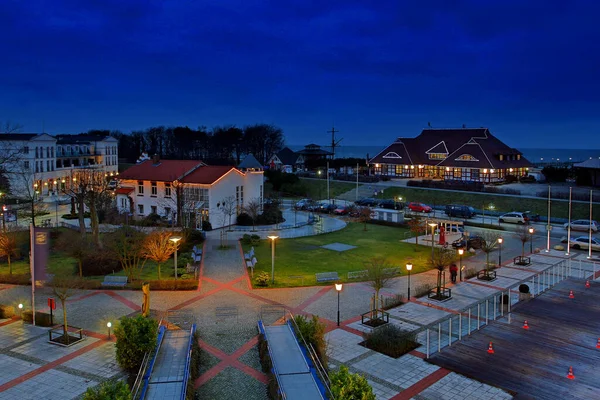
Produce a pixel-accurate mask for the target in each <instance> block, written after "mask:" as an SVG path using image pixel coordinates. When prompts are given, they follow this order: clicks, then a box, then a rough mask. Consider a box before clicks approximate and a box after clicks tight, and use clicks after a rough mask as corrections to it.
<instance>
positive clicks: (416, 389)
mask: <svg viewBox="0 0 600 400" xmlns="http://www.w3.org/2000/svg"><path fill="white" fill-rule="evenodd" d="M450 372H451V371H449V370H447V369H445V368H440V369H438V370H436V371H435V372H432V373H431V374H429V375H427V376H426V377H425V378H423V379H421V380H420V381H418V382H417V383H415V384H413V385H411V386H409V387H408V388H406V389H404V390H403V391H401V392H400V393H398V394H397V395H395V396H394V397H392V398H391V400H409V399H411V398H413V397H414V396H416V395H418V394H419V393H421V392H422V391H423V390H425V389H427V388H428V387H429V386H431V385H433V384H434V383H436V382H437V381H439V380H440V379H442V378H443V377H445V376H446V375H448V374H449V373H450Z"/></svg>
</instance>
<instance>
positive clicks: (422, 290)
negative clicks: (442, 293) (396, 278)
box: [412, 282, 435, 298]
mask: <svg viewBox="0 0 600 400" xmlns="http://www.w3.org/2000/svg"><path fill="white" fill-rule="evenodd" d="M434 287H435V284H433V283H431V282H429V283H422V284H420V285H417V287H415V288H414V289H413V291H412V292H413V296H414V297H417V298H418V297H423V296H427V294H428V293H429V292H431V289H433V288H434Z"/></svg>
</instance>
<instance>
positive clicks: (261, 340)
mask: <svg viewBox="0 0 600 400" xmlns="http://www.w3.org/2000/svg"><path fill="white" fill-rule="evenodd" d="M258 357H259V358H260V365H261V367H262V371H263V372H264V373H268V372H269V371H271V368H272V367H273V364H272V362H271V356H270V355H269V345H268V342H267V339H265V335H263V334H262V333H261V334H260V335H259V336H258Z"/></svg>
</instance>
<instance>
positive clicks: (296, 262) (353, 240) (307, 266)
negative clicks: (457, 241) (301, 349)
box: [244, 222, 431, 287]
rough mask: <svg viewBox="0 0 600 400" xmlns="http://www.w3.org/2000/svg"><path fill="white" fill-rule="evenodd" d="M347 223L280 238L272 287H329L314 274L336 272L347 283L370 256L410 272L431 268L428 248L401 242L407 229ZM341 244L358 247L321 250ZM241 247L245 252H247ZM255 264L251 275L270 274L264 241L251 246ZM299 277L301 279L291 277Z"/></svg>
mask: <svg viewBox="0 0 600 400" xmlns="http://www.w3.org/2000/svg"><path fill="white" fill-rule="evenodd" d="M363 226H364V225H363V224H359V223H352V222H351V223H349V224H348V226H347V227H346V228H345V229H342V230H340V231H337V232H333V233H327V234H323V235H318V236H309V237H302V238H295V239H279V240H278V241H277V242H276V248H275V285H274V286H275V287H291V286H301V285H304V286H312V285H320V284H325V285H331V284H332V283H331V282H326V283H317V281H316V277H315V274H316V273H319V272H337V273H338V276H339V277H340V280H341V281H342V282H347V281H348V272H351V271H361V270H364V269H365V266H364V263H365V262H366V261H368V260H369V259H370V258H372V257H385V258H386V259H387V260H388V262H389V264H390V266H391V267H401V270H402V271H403V272H402V274H404V265H406V263H408V262H412V264H413V273H419V272H423V271H426V270H428V269H430V267H429V265H428V261H429V257H430V254H431V250H430V247H428V246H421V245H419V246H415V245H414V244H409V243H404V242H402V240H403V239H404V234H405V233H406V232H408V229H407V228H400V227H389V226H380V225H371V224H369V225H367V231H366V232H365V231H364V230H363ZM336 242H337V243H343V244H348V245H352V246H357V247H356V248H355V249H352V250H347V251H343V252H337V251H334V250H328V249H324V248H322V247H320V246H323V245H326V244H331V243H336ZM250 247H251V246H250V245H244V251H245V252H247V251H249V249H250ZM254 251H255V255H256V259H257V260H258V263H257V265H256V267H255V270H254V276H257V275H258V274H260V273H261V272H267V273H269V274H271V247H270V244H269V242H267V241H265V240H263V241H261V242H260V244H259V245H257V246H254ZM296 276H302V279H300V278H294V277H296Z"/></svg>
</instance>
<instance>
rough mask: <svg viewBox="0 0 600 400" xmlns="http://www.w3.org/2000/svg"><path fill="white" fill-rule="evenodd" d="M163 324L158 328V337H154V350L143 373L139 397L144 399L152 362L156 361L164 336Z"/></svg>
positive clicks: (152, 365) (152, 366)
mask: <svg viewBox="0 0 600 400" xmlns="http://www.w3.org/2000/svg"><path fill="white" fill-rule="evenodd" d="M165 330H166V328H165V327H164V326H161V327H160V328H159V330H158V338H157V339H156V350H155V351H154V356H152V360H151V361H150V365H149V366H148V369H147V370H146V373H145V374H144V378H143V379H144V387H143V388H142V392H141V394H140V399H144V398H145V397H146V392H147V391H148V385H149V383H150V377H151V376H152V370H153V369H154V363H155V362H156V356H158V352H159V350H160V346H161V344H162V341H163V338H164V337H165Z"/></svg>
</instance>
